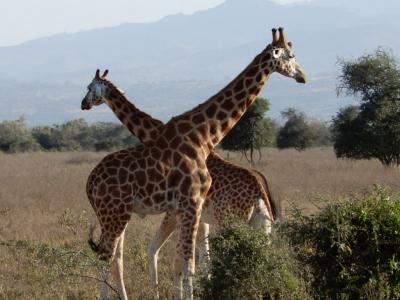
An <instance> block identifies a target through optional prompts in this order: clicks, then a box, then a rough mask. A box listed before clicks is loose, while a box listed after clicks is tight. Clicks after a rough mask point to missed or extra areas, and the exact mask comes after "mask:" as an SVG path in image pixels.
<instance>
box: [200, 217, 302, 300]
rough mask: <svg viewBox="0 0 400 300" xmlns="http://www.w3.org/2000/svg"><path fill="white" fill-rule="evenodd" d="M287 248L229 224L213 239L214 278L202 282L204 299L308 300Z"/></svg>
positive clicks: (211, 272) (210, 269)
mask: <svg viewBox="0 0 400 300" xmlns="http://www.w3.org/2000/svg"><path fill="white" fill-rule="evenodd" d="M284 245H285V244H282V243H279V242H278V241H274V242H272V243H270V242H269V241H268V239H267V238H266V236H265V235H264V234H263V233H262V232H261V231H258V230H254V229H252V228H250V227H249V226H248V225H246V224H244V223H240V222H236V221H231V222H228V223H227V224H226V225H225V226H223V227H222V229H220V230H219V232H218V233H217V234H216V235H214V236H211V237H210V256H211V261H210V265H209V266H208V268H207V270H208V272H209V275H210V278H208V275H207V274H205V275H203V276H202V278H201V279H200V289H199V290H200V298H201V299H307V296H306V294H305V292H304V289H303V288H302V285H301V282H300V281H299V279H298V278H297V277H296V276H295V273H296V270H297V265H296V263H295V262H294V261H293V259H292V258H291V256H290V251H289V250H288V249H287V248H285V246H284ZM205 273H207V272H205Z"/></svg>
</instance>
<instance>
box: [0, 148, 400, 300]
mask: <svg viewBox="0 0 400 300" xmlns="http://www.w3.org/2000/svg"><path fill="white" fill-rule="evenodd" d="M105 154H106V153H91V152H76V153H74V152H70V153H40V152H38V153H29V154H13V155H10V154H1V153H0V299H96V297H97V295H98V281H97V279H98V277H99V276H98V270H99V268H100V267H101V263H99V262H98V261H97V260H96V258H95V256H94V255H93V254H92V253H91V251H90V250H89V247H88V246H87V243H86V240H87V228H88V223H89V222H90V220H91V219H92V218H93V212H92V209H91V207H90V205H89V202H88V200H87V198H86V194H85V184H86V179H87V176H88V175H89V173H90V171H91V169H92V168H93V167H94V166H95V165H96V163H97V162H99V161H100V159H101V158H102V157H104V156H105ZM223 154H224V153H223ZM224 155H225V154H224ZM230 158H231V159H232V160H235V161H238V162H239V163H242V164H244V165H247V163H246V162H245V161H244V160H243V161H241V162H240V161H239V158H240V155H236V154H234V155H232V154H231V155H230ZM255 167H256V168H257V169H259V170H260V171H262V172H263V173H264V174H265V175H266V176H267V178H268V180H269V183H270V187H271V189H272V192H273V194H274V197H275V198H276V199H278V200H279V201H282V206H283V208H284V213H286V214H289V212H290V208H292V207H294V206H296V207H300V208H302V209H304V211H305V212H307V213H311V212H313V211H315V210H317V207H319V206H322V205H323V204H324V201H322V200H321V199H325V200H332V201H334V200H335V199H338V198H341V197H346V196H349V195H353V194H362V193H365V192H367V191H370V190H371V188H372V185H373V184H381V185H386V186H388V187H390V188H392V189H393V190H395V191H399V190H400V173H399V170H398V169H389V168H384V167H382V166H381V164H380V163H379V162H378V161H372V160H371V161H348V160H337V159H336V158H335V156H334V153H333V151H332V150H331V149H330V148H329V149H312V150H307V151H304V152H297V151H294V150H285V151H278V150H275V149H266V150H263V157H262V159H261V161H260V162H259V163H258V164H257V165H256V166H255ZM161 217H162V216H148V217H146V218H145V219H140V218H139V217H137V216H134V217H133V218H132V220H131V222H130V224H129V226H128V229H127V234H126V238H125V252H124V255H125V262H124V265H125V284H126V286H127V292H128V295H129V296H130V298H131V299H151V298H152V296H153V294H152V291H151V286H150V284H149V280H148V276H147V263H146V249H147V244H148V242H149V240H150V239H151V237H152V235H153V234H154V233H155V231H156V228H157V226H158V224H159V223H160V219H161ZM173 250H174V242H173V239H171V241H169V242H168V243H167V244H166V246H165V247H164V249H163V250H162V251H161V253H160V258H159V261H160V264H159V273H160V283H161V295H162V298H163V299H168V298H171V293H172V264H173V255H174V254H173V252H174V251H173ZM110 293H111V294H112V295H113V296H114V297H116V296H115V294H113V293H112V292H110Z"/></svg>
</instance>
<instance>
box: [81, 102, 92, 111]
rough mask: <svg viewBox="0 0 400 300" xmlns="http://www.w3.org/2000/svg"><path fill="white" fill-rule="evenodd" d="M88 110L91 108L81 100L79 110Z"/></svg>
mask: <svg viewBox="0 0 400 300" xmlns="http://www.w3.org/2000/svg"><path fill="white" fill-rule="evenodd" d="M90 108H91V107H90V104H89V103H87V102H86V101H85V100H82V103H81V109H82V110H89V109H90Z"/></svg>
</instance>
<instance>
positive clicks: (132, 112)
mask: <svg viewBox="0 0 400 300" xmlns="http://www.w3.org/2000/svg"><path fill="white" fill-rule="evenodd" d="M106 102H107V105H108V106H109V107H110V108H111V109H112V111H113V112H114V114H115V115H116V116H117V118H118V119H119V120H120V121H121V122H122V123H123V124H124V126H125V127H126V128H127V129H128V130H129V131H130V132H131V133H132V134H133V135H135V136H136V137H137V138H138V139H139V141H141V142H142V143H147V142H150V141H154V140H155V139H156V138H157V137H158V135H159V131H160V130H161V128H163V126H164V124H163V123H162V122H161V121H160V120H157V119H154V118H152V117H151V116H149V115H148V114H146V113H145V112H143V111H141V110H139V109H138V108H137V107H136V106H135V105H133V104H132V103H131V102H129V100H128V99H127V98H126V97H125V95H124V94H123V93H122V92H120V91H119V90H118V89H117V88H115V87H114V86H112V85H109V93H108V97H106Z"/></svg>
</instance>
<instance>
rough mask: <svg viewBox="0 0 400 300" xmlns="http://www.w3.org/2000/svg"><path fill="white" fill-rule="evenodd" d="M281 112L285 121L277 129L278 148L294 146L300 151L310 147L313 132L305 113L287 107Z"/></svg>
mask: <svg viewBox="0 0 400 300" xmlns="http://www.w3.org/2000/svg"><path fill="white" fill-rule="evenodd" d="M281 114H282V117H283V118H285V119H286V123H285V125H283V127H282V128H280V129H279V131H278V135H277V139H276V144H277V146H278V148H279V149H284V148H295V149H296V150H299V151H300V150H304V149H306V148H308V147H311V145H312V137H313V134H312V130H311V128H310V126H309V125H308V123H307V120H306V116H305V114H304V113H303V112H299V111H297V110H296V109H294V108H288V109H287V110H285V111H283V112H282V113H281Z"/></svg>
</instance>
